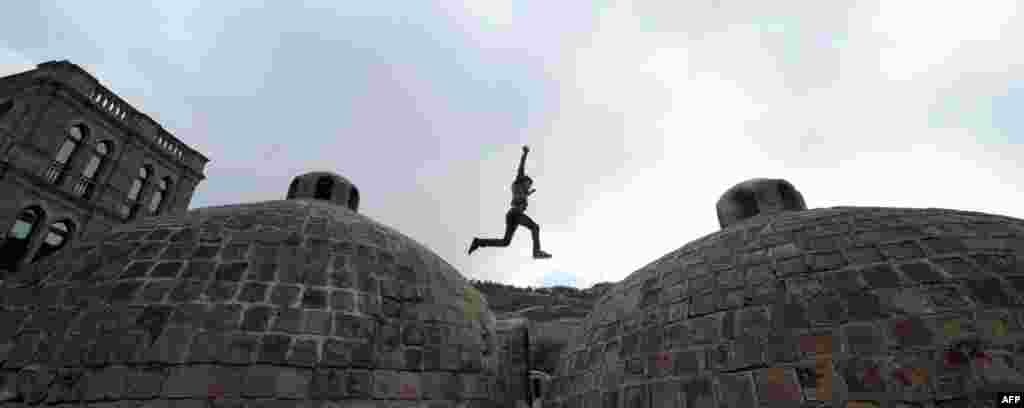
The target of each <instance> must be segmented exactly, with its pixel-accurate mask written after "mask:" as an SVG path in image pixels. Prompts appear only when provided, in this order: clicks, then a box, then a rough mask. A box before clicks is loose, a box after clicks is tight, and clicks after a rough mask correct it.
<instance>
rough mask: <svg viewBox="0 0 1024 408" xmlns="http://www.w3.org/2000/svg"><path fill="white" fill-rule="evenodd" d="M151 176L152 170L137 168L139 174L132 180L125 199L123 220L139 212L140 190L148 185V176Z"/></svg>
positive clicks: (146, 167)
mask: <svg viewBox="0 0 1024 408" xmlns="http://www.w3.org/2000/svg"><path fill="white" fill-rule="evenodd" d="M150 174H153V170H152V169H150V168H149V166H143V167H139V174H138V175H136V176H135V180H132V186H131V188H130V189H129V190H128V196H127V197H125V198H126V199H127V201H128V202H126V203H125V207H124V210H123V213H124V216H125V218H130V217H133V216H135V215H136V214H138V212H139V207H140V206H139V195H140V194H142V190H144V189H145V188H146V185H147V184H149V176H150Z"/></svg>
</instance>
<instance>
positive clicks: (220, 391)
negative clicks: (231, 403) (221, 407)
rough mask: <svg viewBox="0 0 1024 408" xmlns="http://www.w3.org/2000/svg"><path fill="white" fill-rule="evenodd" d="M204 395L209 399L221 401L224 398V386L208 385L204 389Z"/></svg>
mask: <svg viewBox="0 0 1024 408" xmlns="http://www.w3.org/2000/svg"><path fill="white" fill-rule="evenodd" d="M206 394H207V396H209V398H210V399H218V400H219V399H221V398H224V386H223V385H220V384H210V385H209V386H208V387H206Z"/></svg>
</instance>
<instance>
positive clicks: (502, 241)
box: [469, 211, 519, 254]
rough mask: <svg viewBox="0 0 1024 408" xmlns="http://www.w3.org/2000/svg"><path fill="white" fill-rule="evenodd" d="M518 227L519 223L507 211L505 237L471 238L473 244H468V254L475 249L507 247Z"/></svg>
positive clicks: (510, 212)
mask: <svg viewBox="0 0 1024 408" xmlns="http://www.w3.org/2000/svg"><path fill="white" fill-rule="evenodd" d="M517 227H519V223H518V222H517V220H516V217H515V216H514V214H513V213H512V211H509V213H508V214H505V236H504V237H502V238H498V239H494V238H473V242H472V243H470V244H469V253H470V254H472V253H473V251H476V250H477V248H481V247H502V248H503V247H507V246H508V245H509V244H510V243H512V236H513V235H515V233H516V228H517Z"/></svg>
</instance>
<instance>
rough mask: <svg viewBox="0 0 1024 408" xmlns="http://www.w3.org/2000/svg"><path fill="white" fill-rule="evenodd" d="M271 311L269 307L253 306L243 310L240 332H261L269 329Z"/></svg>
mask: <svg viewBox="0 0 1024 408" xmlns="http://www.w3.org/2000/svg"><path fill="white" fill-rule="evenodd" d="M272 313H273V309H272V308H271V307H270V306H263V305H254V306H250V307H249V308H247V309H246V310H245V315H244V317H243V318H242V325H241V328H242V330H245V331H253V332H263V331H266V330H267V329H268V328H269V325H270V318H271V316H272Z"/></svg>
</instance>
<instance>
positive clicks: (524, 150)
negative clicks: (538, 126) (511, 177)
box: [516, 146, 530, 178]
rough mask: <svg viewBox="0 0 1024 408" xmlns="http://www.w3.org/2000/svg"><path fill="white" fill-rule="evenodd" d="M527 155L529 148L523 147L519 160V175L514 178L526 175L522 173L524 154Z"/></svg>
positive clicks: (524, 160)
mask: <svg viewBox="0 0 1024 408" xmlns="http://www.w3.org/2000/svg"><path fill="white" fill-rule="evenodd" d="M527 153H530V147H529V146H523V157H521V158H519V173H518V175H517V176H516V178H522V177H523V176H525V175H526V173H525V172H524V171H523V166H524V165H526V154H527Z"/></svg>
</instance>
